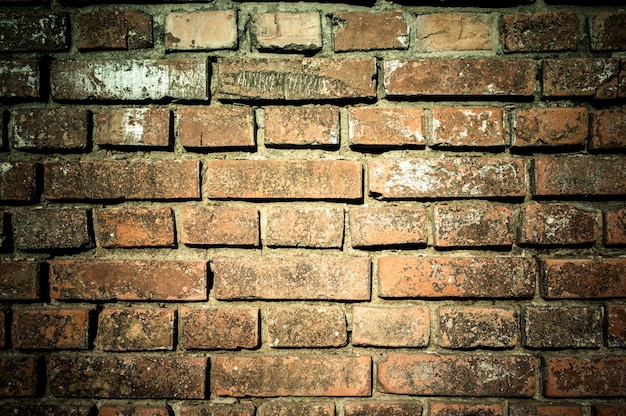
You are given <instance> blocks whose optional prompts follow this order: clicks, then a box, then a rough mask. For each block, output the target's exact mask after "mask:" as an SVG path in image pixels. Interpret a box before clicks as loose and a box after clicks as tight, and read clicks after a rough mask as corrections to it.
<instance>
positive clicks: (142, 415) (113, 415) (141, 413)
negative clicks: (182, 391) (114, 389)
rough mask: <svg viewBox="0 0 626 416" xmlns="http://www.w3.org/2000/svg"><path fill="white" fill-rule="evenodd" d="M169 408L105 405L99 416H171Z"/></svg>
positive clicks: (100, 409)
mask: <svg viewBox="0 0 626 416" xmlns="http://www.w3.org/2000/svg"><path fill="white" fill-rule="evenodd" d="M170 414H171V413H170V412H169V409H168V407H167V406H162V407H156V406H135V405H103V406H100V408H99V409H98V416H169V415H170Z"/></svg>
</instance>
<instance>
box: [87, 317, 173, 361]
mask: <svg viewBox="0 0 626 416" xmlns="http://www.w3.org/2000/svg"><path fill="white" fill-rule="evenodd" d="M174 319H175V317H174V310H173V309H162V308H159V309H139V308H105V309H103V310H102V311H101V312H100V313H99V314H98V335H97V337H96V342H95V344H96V347H97V348H99V349H101V350H104V351H156V350H172V349H173V348H174Z"/></svg>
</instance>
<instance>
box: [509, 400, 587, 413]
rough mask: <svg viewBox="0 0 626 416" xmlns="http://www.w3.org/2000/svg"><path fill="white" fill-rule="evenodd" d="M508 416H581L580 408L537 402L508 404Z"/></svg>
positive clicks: (581, 410)
mask: <svg viewBox="0 0 626 416" xmlns="http://www.w3.org/2000/svg"><path fill="white" fill-rule="evenodd" d="M509 416H583V409H582V407H581V406H575V405H558V404H546V403H538V402H533V401H531V402H509Z"/></svg>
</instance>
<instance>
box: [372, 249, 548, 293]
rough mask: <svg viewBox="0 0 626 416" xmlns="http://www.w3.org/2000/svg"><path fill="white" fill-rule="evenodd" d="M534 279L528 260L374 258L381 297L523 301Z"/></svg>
mask: <svg viewBox="0 0 626 416" xmlns="http://www.w3.org/2000/svg"><path fill="white" fill-rule="evenodd" d="M494 275H496V276H498V279H497V280H494V279H493V276H494ZM537 277H538V270H537V265H536V263H535V261H534V260H532V259H529V258H519V257H512V258H506V257H495V258H488V257H381V258H379V259H378V290H379V296H381V297H383V298H462V297H472V298H527V297H533V295H534V293H535V282H536V280H537Z"/></svg>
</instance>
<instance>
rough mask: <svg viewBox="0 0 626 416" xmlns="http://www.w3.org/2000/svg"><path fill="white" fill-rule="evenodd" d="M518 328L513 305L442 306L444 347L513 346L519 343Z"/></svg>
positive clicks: (440, 326)
mask: <svg viewBox="0 0 626 416" xmlns="http://www.w3.org/2000/svg"><path fill="white" fill-rule="evenodd" d="M517 327H518V323H517V312H515V309H513V308H508V307H478V306H476V307H471V306H457V307H442V308H439V346H440V347H443V348H513V347H515V346H516V345H517V343H518V334H517Z"/></svg>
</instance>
